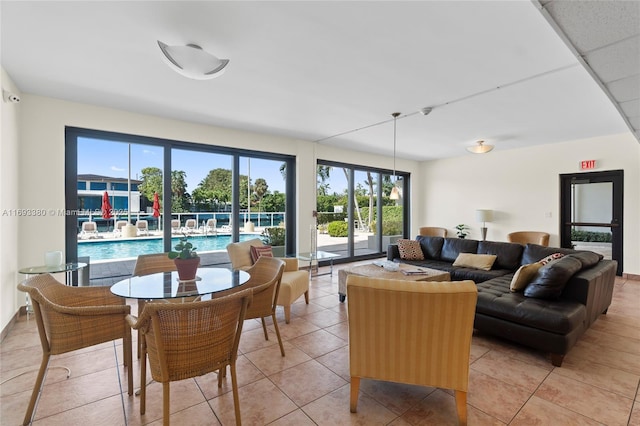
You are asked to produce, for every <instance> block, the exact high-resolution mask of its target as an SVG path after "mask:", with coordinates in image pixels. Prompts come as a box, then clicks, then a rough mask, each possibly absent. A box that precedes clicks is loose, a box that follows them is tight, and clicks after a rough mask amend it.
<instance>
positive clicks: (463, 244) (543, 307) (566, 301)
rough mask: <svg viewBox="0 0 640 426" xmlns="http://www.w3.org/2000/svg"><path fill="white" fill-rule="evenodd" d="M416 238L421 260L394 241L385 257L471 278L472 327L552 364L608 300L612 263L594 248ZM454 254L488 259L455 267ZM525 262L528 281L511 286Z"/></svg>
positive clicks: (604, 308) (603, 309)
mask: <svg viewBox="0 0 640 426" xmlns="http://www.w3.org/2000/svg"><path fill="white" fill-rule="evenodd" d="M416 241H418V242H419V244H420V249H421V251H422V255H423V259H418V260H410V259H407V258H402V257H401V256H400V250H399V247H398V244H392V245H389V247H388V249H387V258H388V260H392V261H394V262H403V263H409V264H412V265H416V266H423V267H427V268H433V269H439V270H444V271H448V272H449V273H450V274H451V279H452V280H455V281H458V280H473V281H474V282H475V283H476V286H477V288H478V302H477V305H476V314H475V321H474V328H475V329H477V330H479V331H481V332H484V333H487V334H492V335H496V336H499V337H502V338H505V339H508V340H511V341H513V342H517V343H520V344H523V345H526V346H529V347H532V348H535V349H538V350H541V351H544V352H548V353H550V355H551V362H552V364H553V365H555V366H558V367H559V366H561V365H562V361H563V359H564V356H565V355H566V354H567V353H568V352H569V350H570V349H571V348H572V347H573V346H574V345H575V343H576V342H577V341H578V339H579V338H580V336H582V334H583V333H584V332H585V331H586V330H587V329H588V328H589V327H590V326H591V324H593V322H594V321H595V320H596V319H597V318H598V317H599V316H600V315H601V314H604V313H606V312H607V308H608V307H609V305H610V304H611V299H612V295H613V285H614V280H615V273H616V267H617V262H616V261H613V260H603V259H602V256H601V255H599V254H597V253H593V252H590V251H577V250H571V249H564V248H554V247H545V246H541V245H537V244H527V245H525V246H523V245H520V244H517V243H505V242H494V241H477V240H468V239H459V238H442V237H427V236H418V237H416ZM414 244H415V242H414ZM461 253H463V257H468V256H469V254H471V255H472V256H475V255H490V257H491V258H495V260H494V262H493V264H492V265H491V267H490V269H488V270H483V269H478V268H476V267H468V266H459V263H460V262H459V256H460V254H461ZM556 253H560V254H561V255H564V257H562V258H559V259H555V260H552V261H550V258H554V257H558V256H560V255H557V254H556ZM478 257H480V258H482V257H483V256H478ZM485 257H486V256H485ZM563 259H564V260H563ZM541 261H542V262H541ZM463 263H464V262H463ZM542 263H547V264H546V265H545V266H542ZM454 264H455V266H454ZM532 264H540V265H535V267H536V269H537V268H540V269H537V272H536V273H534V274H533V275H532V277H531V278H530V280H531V282H530V283H528V284H527V285H526V286H525V287H524V290H520V291H512V290H511V285H512V281H514V275H516V273H518V274H520V272H519V271H520V270H521V267H522V266H523V265H532ZM517 278H518V277H517ZM525 284H526V283H525Z"/></svg>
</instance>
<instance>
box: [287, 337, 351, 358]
mask: <svg viewBox="0 0 640 426" xmlns="http://www.w3.org/2000/svg"><path fill="white" fill-rule="evenodd" d="M289 343H291V344H293V345H294V346H296V347H297V348H298V349H300V350H301V351H302V352H304V353H306V354H307V355H309V356H310V357H311V358H316V357H319V356H321V355H324V354H326V353H328V352H332V351H334V350H336V349H339V348H341V347H343V346H346V345H347V344H348V342H347V341H345V340H342V339H341V338H339V337H336V336H335V335H333V334H331V333H329V332H327V331H324V330H316V331H314V332H311V333H309V334H305V335H304V336H300V337H296V338H295V339H291V340H289Z"/></svg>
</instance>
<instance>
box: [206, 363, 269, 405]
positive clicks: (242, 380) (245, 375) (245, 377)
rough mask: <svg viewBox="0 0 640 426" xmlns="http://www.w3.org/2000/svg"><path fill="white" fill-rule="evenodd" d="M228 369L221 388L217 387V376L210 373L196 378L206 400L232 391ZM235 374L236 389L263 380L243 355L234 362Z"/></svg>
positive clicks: (260, 373)
mask: <svg viewBox="0 0 640 426" xmlns="http://www.w3.org/2000/svg"><path fill="white" fill-rule="evenodd" d="M230 371H231V370H230V368H229V367H227V375H226V377H225V378H223V380H222V387H221V388H219V387H218V374H217V372H216V373H210V374H206V375H204V376H200V377H196V379H195V380H196V383H198V386H200V390H201V391H202V393H203V394H204V396H205V398H206V399H208V400H209V399H211V398H215V397H217V396H219V395H222V394H224V393H227V392H231V391H232V387H231V373H230ZM236 374H237V379H238V387H239V388H240V387H242V386H245V385H248V384H249V383H253V382H257V381H258V380H262V379H264V378H265V375H264V374H262V372H261V371H260V370H258V368H257V367H256V366H255V365H253V363H251V361H249V360H248V359H247V357H245V356H244V355H241V356H239V357H238V360H237V361H236Z"/></svg>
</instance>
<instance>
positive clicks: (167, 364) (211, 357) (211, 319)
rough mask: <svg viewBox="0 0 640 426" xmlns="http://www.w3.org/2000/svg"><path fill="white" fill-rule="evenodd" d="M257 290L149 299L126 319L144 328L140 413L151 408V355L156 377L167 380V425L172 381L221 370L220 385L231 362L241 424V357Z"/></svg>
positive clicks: (130, 323)
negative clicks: (185, 299) (197, 297)
mask: <svg viewBox="0 0 640 426" xmlns="http://www.w3.org/2000/svg"><path fill="white" fill-rule="evenodd" d="M252 293H253V290H252V289H246V290H242V291H239V292H236V293H233V294H230V295H227V296H223V297H219V298H215V299H211V300H205V301H199V302H187V303H181V304H175V303H147V304H146V305H145V308H144V310H143V311H142V314H141V315H140V317H139V318H136V317H134V316H132V315H129V316H128V317H127V322H128V323H129V325H130V326H131V327H132V328H133V329H135V330H140V331H141V332H142V356H141V357H140V384H141V388H140V414H144V413H145V409H146V388H147V380H146V373H147V366H146V359H147V354H148V356H149V366H150V370H151V376H152V378H153V380H155V381H156V382H159V383H162V399H163V410H162V413H163V424H164V425H168V424H169V417H170V400H169V396H170V388H169V383H170V382H173V381H177V380H183V379H188V378H193V377H197V376H202V375H204V374H207V373H210V372H213V371H216V370H220V373H219V374H218V387H222V378H223V372H224V371H226V367H227V365H228V366H230V369H231V384H232V390H233V403H234V408H235V415H236V424H237V425H240V424H241V420H240V401H239V399H238V381H237V376H236V359H237V357H238V345H239V343H240V334H241V332H242V325H243V322H244V319H245V315H246V312H247V306H248V305H249V303H250V302H251V299H252Z"/></svg>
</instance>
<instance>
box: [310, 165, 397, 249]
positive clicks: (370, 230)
mask: <svg viewBox="0 0 640 426" xmlns="http://www.w3.org/2000/svg"><path fill="white" fill-rule="evenodd" d="M407 181H408V175H406V174H400V173H398V172H396V178H395V179H392V178H391V176H390V174H389V172H388V171H386V170H380V169H375V168H368V167H363V166H358V165H351V164H343V163H335V162H326V161H318V165H317V206H316V208H317V237H316V238H317V248H318V250H322V251H328V252H331V253H335V254H339V255H340V257H341V260H344V261H346V260H354V259H358V258H367V257H379V256H380V255H382V254H384V253H385V252H386V250H387V246H388V245H389V244H390V243H393V242H395V241H396V240H397V239H398V238H401V237H402V236H403V235H406V234H407V232H408V231H407V229H408V227H409V226H408V225H409V224H408V217H407V215H406V212H407V207H406V205H407V204H408V202H407V200H406V198H405V197H404V196H403V194H404V193H405V188H404V186H405V182H407ZM394 183H395V184H396V186H398V187H399V197H398V199H392V197H391V189H392V188H393V185H394ZM379 218H382V220H379Z"/></svg>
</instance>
